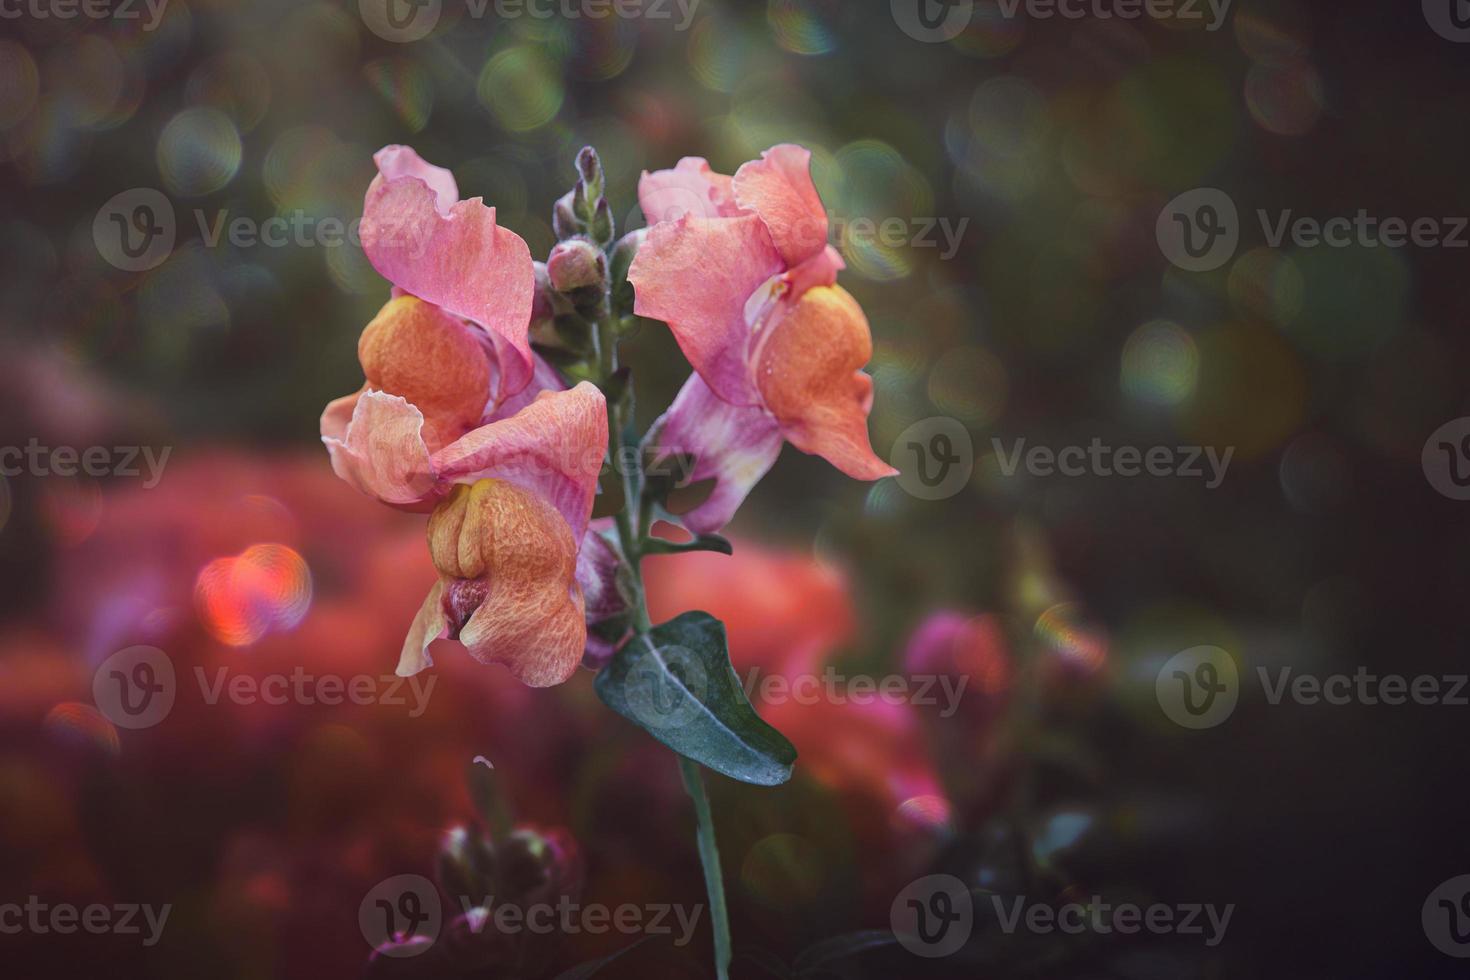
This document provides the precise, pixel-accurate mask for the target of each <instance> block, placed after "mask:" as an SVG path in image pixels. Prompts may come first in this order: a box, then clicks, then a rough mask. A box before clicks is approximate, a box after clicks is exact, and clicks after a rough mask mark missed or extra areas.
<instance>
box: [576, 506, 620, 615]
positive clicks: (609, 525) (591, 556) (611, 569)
mask: <svg viewBox="0 0 1470 980" xmlns="http://www.w3.org/2000/svg"><path fill="white" fill-rule="evenodd" d="M614 526H615V525H614V521H613V519H612V518H611V517H600V518H598V519H597V520H595V521H593V522H592V523H591V524H589V525H587V531H586V533H585V534H583V535H582V549H581V550H580V551H578V552H577V584H578V585H580V586H581V587H582V595H583V596H584V597H585V599H586V602H587V621H588V622H589V623H596V622H600V621H602V620H604V619H608V618H610V617H612V616H616V615H617V614H618V613H620V612H622V611H623V610H624V609H627V608H628V604H627V603H626V602H624V601H623V596H622V594H621V593H620V592H618V583H617V574H618V565H619V564H620V563H621V561H622V560H621V559H620V558H619V557H618V551H617V549H616V548H614V547H613V545H612V543H611V542H610V541H608V539H607V535H609V534H614V535H615V534H616V532H615V531H614V530H613V528H614Z"/></svg>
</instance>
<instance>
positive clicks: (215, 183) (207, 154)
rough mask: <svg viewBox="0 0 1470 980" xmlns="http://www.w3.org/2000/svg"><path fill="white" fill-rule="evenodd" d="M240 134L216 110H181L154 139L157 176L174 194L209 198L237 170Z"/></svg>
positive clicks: (228, 118) (228, 120) (228, 180)
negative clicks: (156, 150)
mask: <svg viewBox="0 0 1470 980" xmlns="http://www.w3.org/2000/svg"><path fill="white" fill-rule="evenodd" d="M240 155H241V146H240V134H239V132H238V131H236V129H235V124H234V123H233V122H232V121H231V120H230V117H229V116H227V115H225V114H224V113H223V112H221V111H220V110H218V109H212V108H205V107H201V108H194V109H185V110H184V111H182V112H180V113H179V114H178V115H176V116H174V117H173V118H172V119H170V120H169V122H168V125H167V126H165V127H164V128H163V134H162V135H161V136H159V138H158V172H159V173H160V174H162V176H163V182H164V183H165V184H166V185H168V189H169V190H171V191H173V192H174V193H175V194H182V195H184V196H186V197H199V196H202V195H205V194H211V193H213V192H215V191H217V190H219V189H220V188H221V187H224V186H225V185H226V184H228V183H229V182H230V181H231V180H233V179H234V177H235V174H236V172H237V171H238V170H239V169H240Z"/></svg>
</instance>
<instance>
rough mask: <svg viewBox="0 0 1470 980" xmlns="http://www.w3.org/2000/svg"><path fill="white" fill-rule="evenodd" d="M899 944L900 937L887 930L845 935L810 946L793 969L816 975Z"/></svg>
mask: <svg viewBox="0 0 1470 980" xmlns="http://www.w3.org/2000/svg"><path fill="white" fill-rule="evenodd" d="M897 943H898V937H897V936H895V935H894V934H893V933H892V932H889V931H888V930H886V929H866V930H863V931H861V932H849V933H844V934H843V935H840V936H833V937H832V938H830V939H824V940H822V941H821V942H819V943H816V944H815V945H812V946H808V947H807V948H806V949H804V950H802V951H801V952H800V953H798V954H796V959H795V960H793V961H792V963H791V968H792V969H793V970H795V971H796V973H797V974H798V975H803V974H807V973H814V972H817V971H820V970H823V969H825V968H827V967H829V966H831V965H832V964H833V963H836V962H839V961H841V960H845V959H847V958H848V957H850V956H856V955H858V954H859V953H864V952H867V951H868V950H870V949H881V948H882V947H884V946H893V945H896V944H897Z"/></svg>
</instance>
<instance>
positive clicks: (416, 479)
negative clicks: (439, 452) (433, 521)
mask: <svg viewBox="0 0 1470 980" xmlns="http://www.w3.org/2000/svg"><path fill="white" fill-rule="evenodd" d="M344 418H346V419H347V421H346V423H345V424H344V423H343V419H344ZM321 426H322V442H323V443H324V444H325V445H326V447H327V452H328V454H329V455H330V456H331V457H332V469H333V470H334V471H335V472H336V474H337V475H338V476H340V477H341V478H342V479H344V480H346V481H347V482H348V483H350V484H352V485H353V486H354V487H356V488H357V489H358V490H360V491H362V492H363V493H365V494H367V495H368V496H370V497H377V498H378V499H379V500H381V501H383V502H384V503H386V504H393V505H395V506H399V507H404V508H406V509H427V507H425V504H426V503H428V502H429V501H431V500H432V499H433V497H434V493H435V475H434V474H435V470H434V464H433V461H432V460H431V459H430V457H429V447H428V446H426V445H425V444H424V437H423V433H422V429H423V426H424V416H423V413H422V412H420V411H419V410H418V409H417V408H414V407H413V406H412V405H410V404H409V403H408V402H407V401H405V400H404V399H403V398H401V397H399V396H398V395H389V394H385V393H383V392H381V391H371V390H369V391H363V392H360V393H359V394H357V395H349V396H347V397H346V398H338V399H337V400H336V401H334V402H332V403H331V404H329V405H328V406H327V409H326V411H325V412H323V413H322V421H321Z"/></svg>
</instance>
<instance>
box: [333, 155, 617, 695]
mask: <svg viewBox="0 0 1470 980" xmlns="http://www.w3.org/2000/svg"><path fill="white" fill-rule="evenodd" d="M374 159H375V160H376V161H377V164H378V176H377V178H376V179H374V181H373V183H372V185H371V186H370V187H369V188H368V192H367V199H366V201H365V203H364V220H363V235H362V237H363V250H364V251H365V252H366V254H367V256H368V258H369V260H371V261H372V263H373V266H374V267H375V268H376V269H377V270H378V271H379V272H381V273H382V274H383V275H384V276H385V277H386V278H388V279H389V280H390V281H391V282H392V283H393V285H394V290H393V292H394V295H393V297H392V298H391V299H389V301H388V302H387V304H385V305H384V306H383V308H382V309H381V310H380V311H379V312H378V315H377V316H376V317H375V318H374V319H373V321H372V322H371V323H369V324H368V325H367V327H366V328H365V329H364V330H363V333H362V337H361V339H360V340H359V342H358V348H357V352H358V359H359V360H360V361H361V362H362V369H363V374H364V376H365V378H366V381H365V383H364V385H363V388H362V390H361V391H359V392H357V393H356V394H353V395H349V396H347V397H345V398H339V399H337V400H336V401H334V402H332V403H331V404H330V405H328V406H327V409H326V411H325V412H324V413H323V415H322V420H321V431H322V442H323V443H325V444H326V447H327V451H328V452H329V453H330V454H331V457H332V468H333V469H334V470H335V471H336V472H337V474H338V475H339V476H341V477H342V478H343V479H344V480H346V481H347V482H348V483H350V484H352V485H353V486H354V487H356V488H357V489H359V490H361V491H362V492H364V493H366V494H368V495H370V496H374V497H377V498H378V499H379V500H382V501H383V502H384V503H387V504H391V505H393V506H395V507H398V508H400V509H403V510H416V511H426V510H432V511H433V516H432V517H431V518H430V522H429V550H430V553H431V555H432V556H433V559H434V565H435V568H436V569H437V570H438V572H439V581H438V582H436V583H435V585H434V587H433V588H432V589H431V590H430V592H429V595H428V597H427V598H426V599H425V601H424V603H423V606H422V607H421V608H420V610H419V612H418V615H417V616H416V617H415V619H414V622H413V626H412V628H411V629H410V631H409V635H408V638H407V640H406V641H405V643H404V647H403V652H402V654H401V656H400V660H399V664H398V673H399V674H401V675H404V676H407V675H410V674H414V673H417V672H418V671H420V670H422V669H424V668H425V667H427V666H429V665H430V663H432V661H431V659H430V657H429V653H428V648H429V645H430V644H431V643H432V642H433V641H435V640H437V639H441V638H444V639H458V640H459V641H460V642H462V643H463V644H464V646H465V648H466V649H467V650H468V651H469V652H470V654H471V655H473V656H474V657H475V658H476V659H477V660H480V661H481V662H486V663H488V662H501V663H504V664H505V665H506V666H507V667H508V668H509V669H510V671H511V672H512V673H513V674H514V675H515V676H516V677H517V678H518V679H519V680H521V681H522V682H523V683H526V684H529V685H531V686H533V687H543V686H547V685H550V684H558V683H560V682H562V681H564V680H566V679H567V677H569V676H570V675H571V673H572V672H573V671H574V670H575V669H576V667H577V665H578V663H580V661H581V658H582V653H583V648H584V645H585V642H586V631H587V626H586V622H585V621H584V619H583V605H584V599H583V593H582V587H581V585H580V584H579V583H578V580H577V567H578V555H579V550H580V546H581V544H582V541H583V540H584V536H585V535H586V534H587V526H588V522H589V520H590V518H591V514H592V502H593V498H594V496H595V494H596V492H597V475H598V472H599V470H600V469H601V466H602V461H603V457H604V456H605V454H606V452H607V435H608V433H607V403H606V401H605V400H604V398H603V395H602V392H600V391H599V390H598V389H597V388H596V386H594V385H592V384H590V383H587V382H583V383H581V384H579V385H577V386H576V387H575V388H572V389H570V390H563V385H562V382H561V380H560V378H558V377H557V376H556V373H555V372H554V371H553V370H551V369H550V368H549V367H548V366H547V365H546V364H545V363H544V362H542V361H540V359H539V358H535V357H533V356H532V354H531V349H530V341H529V337H528V330H529V327H530V319H531V310H532V304H533V300H534V293H535V269H534V266H533V264H532V262H531V255H530V250H529V249H528V248H527V247H526V243H525V242H523V241H522V240H521V239H520V238H519V237H518V236H516V235H515V234H513V233H511V232H509V231H506V230H505V229H502V228H500V227H498V226H497V225H496V223H495V211H494V209H492V208H487V207H485V206H484V204H482V203H481V201H480V200H479V199H478V198H474V199H471V200H468V201H458V200H457V198H458V190H457V188H456V187H455V183H454V178H453V177H452V176H451V175H450V174H449V172H448V171H447V170H444V169H442V168H439V167H434V166H430V165H429V164H427V163H425V162H424V161H423V160H421V159H419V157H418V155H417V154H415V153H414V152H413V151H412V150H410V149H408V148H406V147H387V148H385V149H383V150H380V151H379V152H378V154H377V155H376V157H375V158H374Z"/></svg>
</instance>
